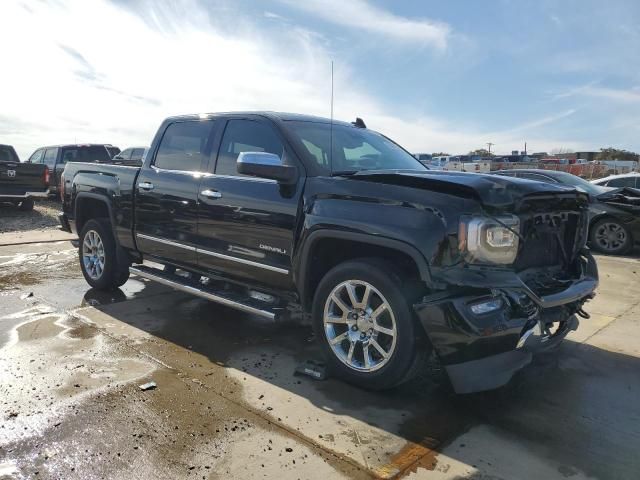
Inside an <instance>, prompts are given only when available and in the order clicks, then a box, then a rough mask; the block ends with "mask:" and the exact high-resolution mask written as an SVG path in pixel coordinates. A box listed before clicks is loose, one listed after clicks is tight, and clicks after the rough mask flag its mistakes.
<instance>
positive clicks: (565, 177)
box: [555, 172, 611, 195]
mask: <svg viewBox="0 0 640 480" xmlns="http://www.w3.org/2000/svg"><path fill="white" fill-rule="evenodd" d="M555 175H556V179H557V180H558V181H559V182H560V183H563V184H564V185H571V186H572V187H577V188H578V189H580V190H582V191H583V192H585V193H589V194H591V195H600V194H601V193H604V192H608V191H609V190H611V189H610V188H606V187H600V186H598V185H594V184H593V183H589V182H587V181H586V180H585V179H583V178H580V177H577V176H576V175H572V174H570V173H566V172H556V173H555Z"/></svg>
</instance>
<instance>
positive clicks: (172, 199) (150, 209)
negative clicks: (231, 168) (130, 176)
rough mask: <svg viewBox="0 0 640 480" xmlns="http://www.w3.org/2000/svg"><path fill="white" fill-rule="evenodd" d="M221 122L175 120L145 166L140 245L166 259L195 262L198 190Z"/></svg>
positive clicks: (138, 190) (140, 186)
mask: <svg viewBox="0 0 640 480" xmlns="http://www.w3.org/2000/svg"><path fill="white" fill-rule="evenodd" d="M214 126H215V121H213V120H193V121H176V122H173V123H170V124H169V125H168V126H167V127H166V128H165V130H164V133H163V135H162V139H161V140H160V142H159V145H158V147H157V149H156V151H154V152H151V153H152V155H150V157H151V158H149V159H147V161H146V162H145V165H144V166H143V167H142V168H141V170H140V174H139V175H138V179H137V180H136V185H135V186H134V187H135V236H136V242H137V245H138V249H139V250H140V251H141V252H143V253H145V254H147V255H152V256H154V257H157V258H158V259H160V260H163V259H164V260H167V261H169V262H170V263H177V264H179V265H185V266H189V265H195V264H196V262H197V259H196V246H197V238H196V234H197V226H198V219H197V212H198V205H197V201H198V198H197V192H198V184H199V182H200V177H201V175H202V171H203V170H204V169H205V168H206V167H207V164H208V161H207V160H208V157H209V155H210V153H211V142H212V138H213V131H214Z"/></svg>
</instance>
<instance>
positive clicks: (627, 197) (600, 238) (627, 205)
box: [493, 169, 640, 255]
mask: <svg viewBox="0 0 640 480" xmlns="http://www.w3.org/2000/svg"><path fill="white" fill-rule="evenodd" d="M493 173H495V174H497V175H505V176H509V177H517V178H524V179H526V180H536V181H539V182H545V183H554V184H562V185H568V186H571V187H575V188H578V189H580V190H582V191H584V192H586V193H588V194H589V199H590V204H589V245H590V247H591V248H593V249H594V250H597V251H599V252H601V253H608V254H611V255H623V254H625V253H628V252H629V251H630V250H631V249H632V248H633V246H634V245H635V244H637V243H639V242H640V192H634V191H632V190H629V189H626V188H624V187H623V188H610V187H608V186H607V187H604V186H600V185H594V184H593V183H590V182H588V181H586V180H584V179H582V178H580V177H577V176H575V175H572V174H570V173H567V172H559V171H555V170H534V169H531V170H529V169H522V170H518V169H516V170H498V171H496V172H493Z"/></svg>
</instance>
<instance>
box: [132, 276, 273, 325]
mask: <svg viewBox="0 0 640 480" xmlns="http://www.w3.org/2000/svg"><path fill="white" fill-rule="evenodd" d="M129 271H130V272H131V273H133V274H134V275H138V276H140V277H144V278H148V279H149V280H153V281H154V282H158V283H161V284H163V285H166V286H168V287H172V288H175V289H176V290H181V291H183V292H187V293H190V294H192V295H196V296H198V297H202V298H206V299H207V300H211V301H212V302H216V303H220V304H222V305H226V306H227V307H231V308H235V309H237V310H242V311H243V312H247V313H253V314H255V315H260V316H262V317H266V318H268V319H270V320H275V317H276V316H275V313H273V312H267V311H266V310H260V309H259V308H256V307H251V306H249V305H245V304H243V303H239V302H235V301H233V300H230V299H228V298H224V297H221V296H219V295H215V294H213V293H210V292H206V291H204V290H202V289H200V288H196V287H192V286H190V285H184V284H182V283H178V282H174V281H173V280H169V279H168V278H164V277H161V276H159V275H154V274H153V273H150V272H146V271H144V270H140V269H138V268H136V267H129Z"/></svg>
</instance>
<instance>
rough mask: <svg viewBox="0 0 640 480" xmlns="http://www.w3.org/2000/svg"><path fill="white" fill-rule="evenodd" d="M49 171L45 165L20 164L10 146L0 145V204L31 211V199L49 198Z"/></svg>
mask: <svg viewBox="0 0 640 480" xmlns="http://www.w3.org/2000/svg"><path fill="white" fill-rule="evenodd" d="M49 176H50V171H49V169H48V168H47V166H46V165H29V164H28V163H20V158H19V157H18V154H17V153H16V151H15V149H14V148H13V147H12V146H11V145H0V203H12V204H13V205H15V206H16V207H18V208H19V209H20V210H23V211H30V210H33V199H34V198H37V197H40V198H46V197H48V196H49V180H50V179H49Z"/></svg>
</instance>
